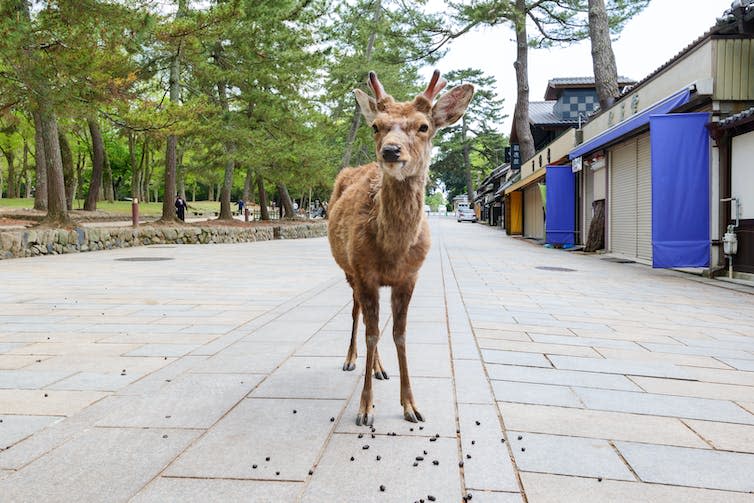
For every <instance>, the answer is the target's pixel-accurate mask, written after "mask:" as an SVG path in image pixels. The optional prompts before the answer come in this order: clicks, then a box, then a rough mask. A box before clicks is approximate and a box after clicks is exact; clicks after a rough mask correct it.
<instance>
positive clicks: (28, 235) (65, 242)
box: [0, 222, 327, 259]
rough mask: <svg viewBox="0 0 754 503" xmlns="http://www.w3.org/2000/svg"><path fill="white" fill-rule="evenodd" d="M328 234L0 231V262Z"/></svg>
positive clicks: (280, 230) (320, 229) (299, 228)
mask: <svg viewBox="0 0 754 503" xmlns="http://www.w3.org/2000/svg"><path fill="white" fill-rule="evenodd" d="M325 235H327V223H326V222H317V223H302V224H288V225H280V226H259V227H218V226H206V227H195V226H149V225H145V226H141V227H136V228H132V227H110V228H106V227H76V228H75V229H73V230H67V229H44V230H42V229H39V230H35V229H24V230H8V231H4V232H0V259H6V258H15V257H32V256H36V255H56V254H60V253H77V252H85V251H94V250H109V249H112V248H128V247H131V246H142V245H151V244H198V243H202V244H209V243H248V242H252V241H269V240H271V239H301V238H313V237H320V236H325Z"/></svg>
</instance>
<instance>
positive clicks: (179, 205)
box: [175, 196, 188, 222]
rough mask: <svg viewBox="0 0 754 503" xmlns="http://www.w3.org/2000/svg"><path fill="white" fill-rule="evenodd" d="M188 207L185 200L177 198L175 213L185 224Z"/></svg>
mask: <svg viewBox="0 0 754 503" xmlns="http://www.w3.org/2000/svg"><path fill="white" fill-rule="evenodd" d="M187 206H188V205H187V204H186V201H184V200H183V198H182V197H181V196H176V198H175V213H176V215H177V216H178V218H180V219H181V220H183V221H184V222H185V221H186V207H187Z"/></svg>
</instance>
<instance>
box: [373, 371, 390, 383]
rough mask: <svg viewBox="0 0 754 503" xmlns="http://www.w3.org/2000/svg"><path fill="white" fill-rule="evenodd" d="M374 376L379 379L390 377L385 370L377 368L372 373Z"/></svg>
mask: <svg viewBox="0 0 754 503" xmlns="http://www.w3.org/2000/svg"><path fill="white" fill-rule="evenodd" d="M374 377H375V378H377V379H379V380H380V381H381V380H383V379H390V376H388V375H387V372H385V371H384V370H377V371H375V373H374Z"/></svg>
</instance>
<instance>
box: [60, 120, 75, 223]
mask: <svg viewBox="0 0 754 503" xmlns="http://www.w3.org/2000/svg"><path fill="white" fill-rule="evenodd" d="M58 141H59V142H60V158H61V160H62V162H63V183H64V185H65V206H66V208H67V209H68V211H71V210H72V209H73V192H74V191H75V190H76V172H75V171H74V170H73V154H72V153H71V145H70V144H69V143H68V138H66V137H65V134H64V133H63V132H61V131H58Z"/></svg>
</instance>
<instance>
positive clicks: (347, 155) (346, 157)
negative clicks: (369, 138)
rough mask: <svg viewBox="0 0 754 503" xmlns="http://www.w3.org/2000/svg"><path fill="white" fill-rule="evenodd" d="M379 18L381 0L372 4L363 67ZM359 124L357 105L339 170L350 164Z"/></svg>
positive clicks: (372, 44)
mask: <svg viewBox="0 0 754 503" xmlns="http://www.w3.org/2000/svg"><path fill="white" fill-rule="evenodd" d="M380 17H382V0H377V1H376V2H375V3H374V11H373V12H372V32H371V33H370V34H369V39H368V40H367V50H366V52H365V53H364V67H365V68H366V67H368V66H369V64H370V63H371V62H372V52H373V51H374V41H375V39H376V38H377V26H378V25H379V23H380ZM360 123H361V112H360V111H359V105H355V108H354V111H353V117H352V118H351V127H350V128H349V129H348V136H347V137H346V145H345V149H344V150H345V151H344V153H343V162H342V163H341V169H342V168H347V167H348V166H349V165H350V164H351V155H352V154H353V143H354V142H355V141H356V132H357V131H358V130H359V124H360Z"/></svg>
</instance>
